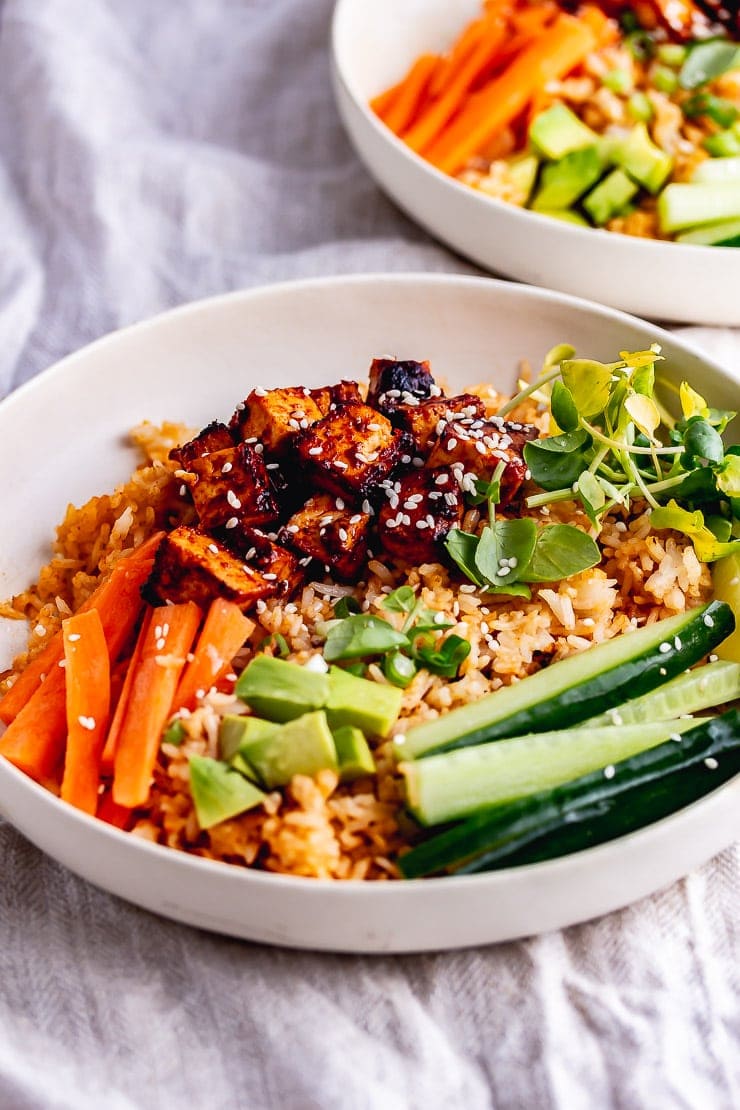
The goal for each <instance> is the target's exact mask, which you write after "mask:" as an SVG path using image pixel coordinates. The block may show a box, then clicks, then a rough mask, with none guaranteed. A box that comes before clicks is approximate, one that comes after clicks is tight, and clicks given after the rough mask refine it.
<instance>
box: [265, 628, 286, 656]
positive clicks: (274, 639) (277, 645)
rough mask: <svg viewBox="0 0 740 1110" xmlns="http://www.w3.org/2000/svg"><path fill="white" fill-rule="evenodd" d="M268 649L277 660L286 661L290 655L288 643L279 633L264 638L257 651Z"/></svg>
mask: <svg viewBox="0 0 740 1110" xmlns="http://www.w3.org/2000/svg"><path fill="white" fill-rule="evenodd" d="M269 648H271V649H272V654H273V655H274V656H277V658H278V659H287V657H288V656H289V655H290V647H289V646H288V641H287V640H286V639H285V636H283V635H282V633H280V632H273V633H272V634H271V635H270V636H265V638H264V640H263V641H262V643H261V644H260V646H259V649H258V650H259V651H267V650H268V649H269Z"/></svg>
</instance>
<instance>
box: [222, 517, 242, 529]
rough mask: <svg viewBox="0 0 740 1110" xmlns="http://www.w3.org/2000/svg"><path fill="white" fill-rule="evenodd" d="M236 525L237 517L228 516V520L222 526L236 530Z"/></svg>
mask: <svg viewBox="0 0 740 1110" xmlns="http://www.w3.org/2000/svg"><path fill="white" fill-rule="evenodd" d="M238 523H239V520H238V518H237V517H235V516H230V517H229V519H228V520H227V521H226V523H225V524H224V528H236V526H237V524H238Z"/></svg>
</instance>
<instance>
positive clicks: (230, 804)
mask: <svg viewBox="0 0 740 1110" xmlns="http://www.w3.org/2000/svg"><path fill="white" fill-rule="evenodd" d="M190 794H191V796H192V799H193V804H194V805H195V813H196V816H197V818H198V824H199V825H200V827H201V828H202V829H210V828H211V826H212V825H218V824H219V822H221V821H228V819H229V818H230V817H236V816H237V814H239V813H243V812H244V810H246V809H252V808H253V807H254V806H257V805H259V804H260V802H261V801H263V800H264V797H265V795H264V794H263V792H262V791H261V790H258V789H257V787H256V786H255V785H254V784H253V783H251V782H248V781H247V779H245V778H244V777H243V776H242V775H240V774H239V772H238V771H233V770H232V769H231V768H230V767H228V766H227V765H226V764H225V763H220V762H219V760H217V759H208V758H207V757H206V756H201V755H192V756H191V757H190Z"/></svg>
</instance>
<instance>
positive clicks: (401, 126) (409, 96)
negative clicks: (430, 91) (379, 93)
mask: <svg viewBox="0 0 740 1110" xmlns="http://www.w3.org/2000/svg"><path fill="white" fill-rule="evenodd" d="M438 62H439V57H438V56H437V55H436V54H422V55H421V57H420V58H417V59H416V61H415V62H414V64H413V66H412V67H411V69H410V70H409V72H408V75H407V76H406V78H405V80H404V82H403V87H402V88H401V89H400V91H399V93H398V95H397V97H396V99H395V100H394V102H393V104H392V105H391V106H390V108H389V109H388V111H387V112H386V114H385V123H386V124H387V126H388V127H390V129H391V131H395V132H396V134H397V135H400V133H401V132H402V131H404V130H405V129H406V128H407V127H408V126H409V125H410V124H411V122H412V120H413V119H414V117H415V115H416V113H417V111H418V109H419V106H420V104H421V102H422V100H423V98H424V95H425V93H426V91H427V86H428V84H429V82H430V80H431V78H432V74H433V73H434V71H435V69H436V67H437V64H438Z"/></svg>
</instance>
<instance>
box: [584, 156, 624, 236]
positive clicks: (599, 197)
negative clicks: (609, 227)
mask: <svg viewBox="0 0 740 1110" xmlns="http://www.w3.org/2000/svg"><path fill="white" fill-rule="evenodd" d="M636 192H637V185H635V183H634V181H631V180H630V178H629V177H627V174H626V173H625V172H624V170H612V172H611V173H610V174H609V175H608V177H605V178H604V180H603V181H600V182H599V184H598V185H597V186H596V188H595V189H592V190H591V192H590V193H589V194H588V196H587V197H586V198H585V200H584V201H583V207H584V208H585V209H586V211H587V212H588V214H589V216H590V217H591V219H592V220H593V222H594V223H595V224H596V225H597V226H598V227H603V226H604V224H606V223H608V222H609V220H611V219H612V218H613V217H614V216H618V215H619V214H620V212H622V211H624V209H625V208H626V207H627V205H628V204H629V202H630V201H631V200H632V198H633V196H634V195H635V193H636Z"/></svg>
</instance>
